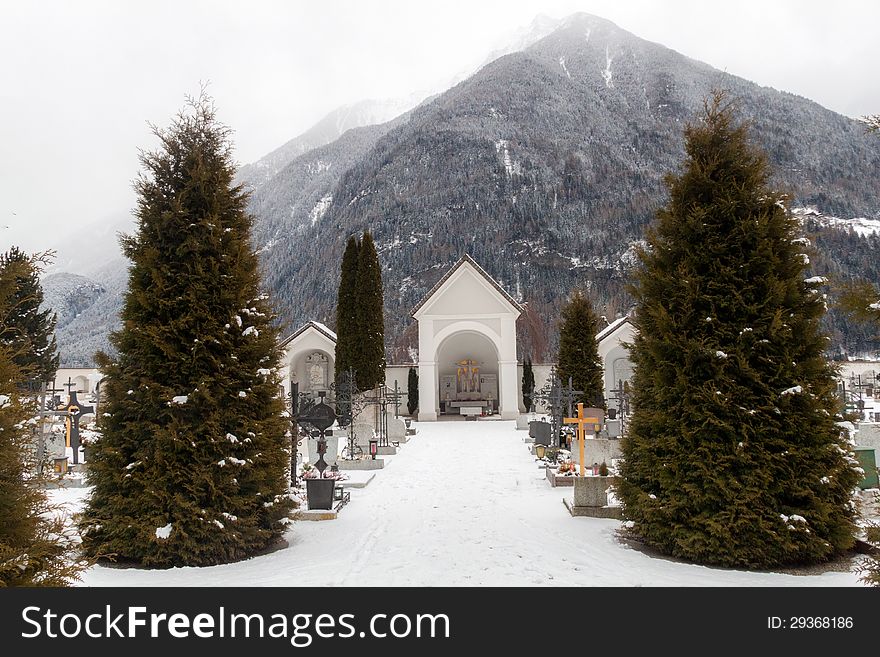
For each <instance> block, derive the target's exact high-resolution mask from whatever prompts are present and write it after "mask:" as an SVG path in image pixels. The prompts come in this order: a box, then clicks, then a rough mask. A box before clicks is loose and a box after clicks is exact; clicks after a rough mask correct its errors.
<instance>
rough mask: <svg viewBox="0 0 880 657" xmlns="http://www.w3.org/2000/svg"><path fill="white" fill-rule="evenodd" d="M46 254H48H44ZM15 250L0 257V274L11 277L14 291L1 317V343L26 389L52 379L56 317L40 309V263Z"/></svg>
mask: <svg viewBox="0 0 880 657" xmlns="http://www.w3.org/2000/svg"><path fill="white" fill-rule="evenodd" d="M46 255H48V254H46ZM43 262H45V258H43V259H42V260H41V259H40V258H32V257H31V256H28V255H26V254H25V253H23V252H22V251H21V250H19V249H18V248H17V247H12V248H11V249H9V251H7V252H6V253H4V254H2V255H0V271H5V272H7V273H9V274H11V273H12V272H18V273H17V275H15V276H13V277H12V279H11V280H12V281H14V290H13V291H12V296H11V298H10V302H9V303H8V304H7V305H8V308H7V310H6V311H5V312H4V316H2V317H0V327H2V328H0V344H2V345H4V346H5V347H6V348H7V349H8V354H10V355H11V357H12V362H13V363H14V364H15V365H16V366H17V367H18V369H19V372H20V375H21V377H22V380H23V382H24V383H25V384H26V385H28V386H29V387H35V386H38V385H39V384H40V383H42V382H44V381H52V380H54V379H55V373H56V372H57V371H58V354H57V353H56V344H55V322H56V315H55V313H54V312H53V311H52V310H51V309H48V308H47V309H46V310H42V311H41V310H40V306H41V305H42V303H43V287H42V285H41V284H40V269H41V263H43Z"/></svg>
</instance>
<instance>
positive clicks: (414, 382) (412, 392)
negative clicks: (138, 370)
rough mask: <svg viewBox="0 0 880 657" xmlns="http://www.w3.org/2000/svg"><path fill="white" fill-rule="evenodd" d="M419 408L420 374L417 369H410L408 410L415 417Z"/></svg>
mask: <svg viewBox="0 0 880 657" xmlns="http://www.w3.org/2000/svg"><path fill="white" fill-rule="evenodd" d="M418 407H419V373H418V372H417V371H416V368H415V367H410V368H409V376H408V378H407V380H406V410H408V411H409V414H410V415H413V414H414V413H415V412H416V410H417V409H418Z"/></svg>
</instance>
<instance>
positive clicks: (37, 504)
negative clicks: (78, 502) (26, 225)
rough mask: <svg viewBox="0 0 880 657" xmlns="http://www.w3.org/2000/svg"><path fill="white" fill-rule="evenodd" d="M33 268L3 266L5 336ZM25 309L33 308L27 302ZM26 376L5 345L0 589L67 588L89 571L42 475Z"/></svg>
mask: <svg viewBox="0 0 880 657" xmlns="http://www.w3.org/2000/svg"><path fill="white" fill-rule="evenodd" d="M33 269H34V264H33V262H31V260H30V259H29V258H24V259H18V258H11V259H7V260H6V261H5V262H4V265H3V267H0V331H2V332H4V333H5V332H6V331H7V330H9V329H10V326H9V325H8V324H7V323H6V321H7V318H9V317H17V316H19V312H18V311H17V309H16V307H17V306H18V305H19V304H22V303H23V302H24V301H25V300H24V299H23V298H22V295H21V281H22V280H29V279H30V274H31V273H32V271H33ZM25 306H27V307H30V305H29V304H27V303H25ZM22 383H23V375H22V372H21V369H20V368H19V366H18V365H16V363H15V362H14V360H13V357H12V349H11V347H10V346H9V345H8V344H0V454H2V458H0V586H67V585H69V584H71V583H72V582H73V581H75V580H76V579H78V577H79V572H80V571H81V570H82V568H83V567H84V566H85V563H84V562H83V561H81V560H80V559H79V558H78V557H77V555H76V553H77V551H78V545H77V540H76V538H77V537H76V536H75V534H74V533H73V532H72V531H71V529H69V528H66V527H65V524H64V520H63V518H62V517H61V516H59V515H58V513H57V511H58V510H57V509H54V508H52V506H51V505H50V504H49V502H48V500H47V498H46V494H45V492H44V490H43V488H42V484H43V483H44V478H43V477H42V476H40V475H39V474H38V464H37V463H36V450H35V449H34V444H33V441H32V436H31V433H30V431H29V420H30V419H31V418H33V417H35V416H36V412H37V408H36V404H35V403H34V400H33V398H32V397H29V396H25V395H23V394H22V391H21V388H22Z"/></svg>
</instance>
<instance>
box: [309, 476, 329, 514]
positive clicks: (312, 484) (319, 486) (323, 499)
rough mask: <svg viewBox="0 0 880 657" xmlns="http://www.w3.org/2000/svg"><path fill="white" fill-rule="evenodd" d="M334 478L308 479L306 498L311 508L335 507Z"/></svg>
mask: <svg viewBox="0 0 880 657" xmlns="http://www.w3.org/2000/svg"><path fill="white" fill-rule="evenodd" d="M335 487H336V480H334V479H306V499H307V500H308V505H309V509H310V510H311V509H331V508H333V489H334V488H335Z"/></svg>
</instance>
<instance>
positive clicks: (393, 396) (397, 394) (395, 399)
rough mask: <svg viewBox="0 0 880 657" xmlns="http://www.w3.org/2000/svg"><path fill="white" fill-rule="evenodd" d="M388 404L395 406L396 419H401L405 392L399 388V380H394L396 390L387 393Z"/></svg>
mask: <svg viewBox="0 0 880 657" xmlns="http://www.w3.org/2000/svg"><path fill="white" fill-rule="evenodd" d="M386 395H387V397H388V403H389V404H394V417H400V400H401V399H403V392H401V390H400V388H399V387H398V386H397V379H394V390H392V391H390V392H386Z"/></svg>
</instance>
